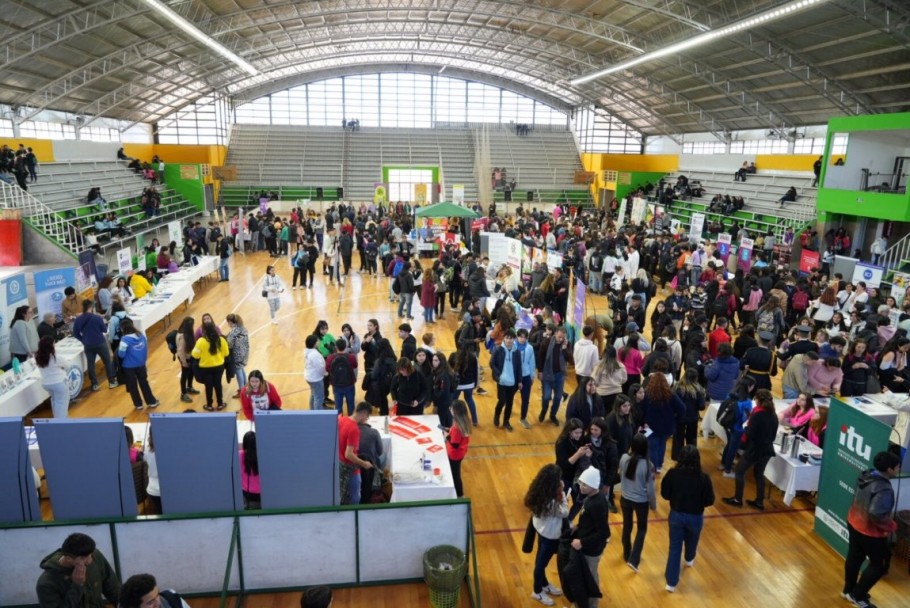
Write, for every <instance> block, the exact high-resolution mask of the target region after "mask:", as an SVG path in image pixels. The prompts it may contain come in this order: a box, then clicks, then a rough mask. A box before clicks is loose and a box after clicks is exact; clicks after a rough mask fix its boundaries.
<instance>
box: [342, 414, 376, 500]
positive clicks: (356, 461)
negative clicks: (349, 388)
mask: <svg viewBox="0 0 910 608" xmlns="http://www.w3.org/2000/svg"><path fill="white" fill-rule="evenodd" d="M372 409H373V406H371V405H370V404H369V403H364V402H361V403H358V404H357V407H356V408H354V413H353V414H351V415H350V416H339V417H338V460H339V467H338V468H339V475H340V480H339V481H340V487H341V504H343V505H357V504H360V488H361V479H360V471H361V469H372V468H373V465H372V463H370V462H368V461H366V460H364V459H362V458H360V457H359V456H358V455H357V450H359V449H360V427H359V425H360V424H363V423H365V422H366V421H367V420H369V419H370V410H372Z"/></svg>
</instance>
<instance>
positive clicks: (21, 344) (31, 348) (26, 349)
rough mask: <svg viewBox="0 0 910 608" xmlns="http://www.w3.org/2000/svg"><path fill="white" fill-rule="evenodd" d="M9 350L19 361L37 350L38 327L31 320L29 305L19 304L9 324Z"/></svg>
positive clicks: (21, 361) (22, 361)
mask: <svg viewBox="0 0 910 608" xmlns="http://www.w3.org/2000/svg"><path fill="white" fill-rule="evenodd" d="M9 327H10V331H9V352H10V354H11V355H12V356H13V358H15V359H18V360H19V363H25V362H26V360H28V357H29V355H32V354H34V353H35V352H37V351H38V327H37V326H36V325H35V324H34V323H33V322H32V309H31V307H30V306H19V307H18V308H16V312H14V313H13V320H12V321H10V324H9Z"/></svg>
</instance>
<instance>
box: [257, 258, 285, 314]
mask: <svg viewBox="0 0 910 608" xmlns="http://www.w3.org/2000/svg"><path fill="white" fill-rule="evenodd" d="M284 288H285V286H284V281H283V280H282V279H281V277H279V276H278V275H277V274H275V267H274V266H272V265H271V264H269V265H268V266H266V268H265V278H264V279H262V293H263V295H264V296H265V299H266V301H267V302H268V303H269V316H270V317H271V318H272V325H278V318H277V316H276V315H277V314H278V309H279V308H281V294H282V293H284Z"/></svg>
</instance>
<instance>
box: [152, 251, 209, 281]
mask: <svg viewBox="0 0 910 608" xmlns="http://www.w3.org/2000/svg"><path fill="white" fill-rule="evenodd" d="M218 262H219V259H218V256H216V255H206V256H202V257H201V258H199V264H197V265H196V266H181V267H180V270H178V271H177V272H175V273H174V274H169V275H167V278H166V279H165V280H167V281H181V282H185V283H195V282H196V281H198V280H199V279H202V278H205V277H206V276H208V275H210V274H212V273H213V272H215V271H216V270H218Z"/></svg>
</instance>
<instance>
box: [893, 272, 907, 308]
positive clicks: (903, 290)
mask: <svg viewBox="0 0 910 608" xmlns="http://www.w3.org/2000/svg"><path fill="white" fill-rule="evenodd" d="M908 287H910V274H907V273H906V272H895V273H894V275H893V276H892V277H891V295H892V296H894V299H895V300H896V301H897V307H898V308H900V307H901V303H902V302H903V301H904V298H905V297H906V296H907V288H908Z"/></svg>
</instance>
